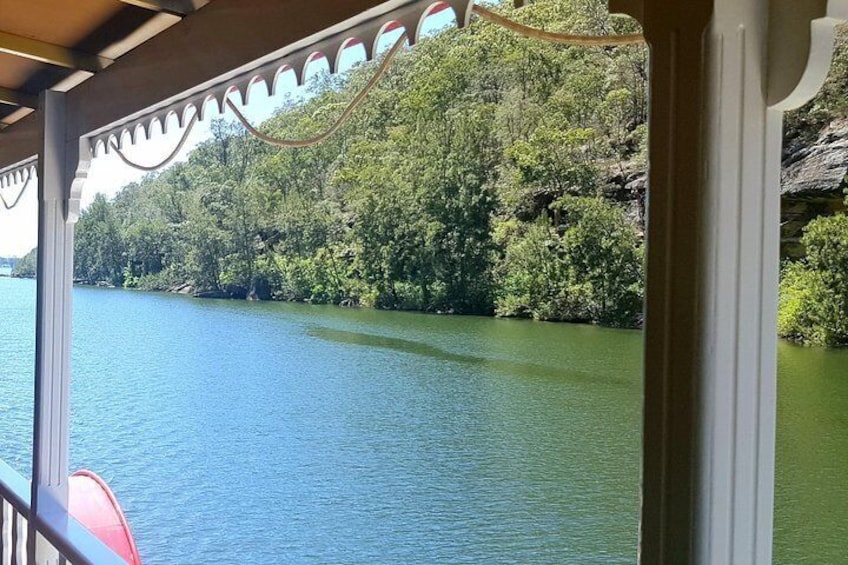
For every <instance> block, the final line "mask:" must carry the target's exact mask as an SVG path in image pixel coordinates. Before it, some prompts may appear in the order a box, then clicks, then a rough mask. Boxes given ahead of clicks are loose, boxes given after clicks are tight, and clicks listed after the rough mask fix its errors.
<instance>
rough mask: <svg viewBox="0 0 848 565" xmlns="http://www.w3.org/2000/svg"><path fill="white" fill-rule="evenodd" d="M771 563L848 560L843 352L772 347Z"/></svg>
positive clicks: (846, 357) (847, 358)
mask: <svg viewBox="0 0 848 565" xmlns="http://www.w3.org/2000/svg"><path fill="white" fill-rule="evenodd" d="M778 371H779V377H778V409H777V419H778V426H777V476H776V483H777V484H776V490H777V492H776V495H775V499H776V500H775V562H776V563H781V564H786V565H790V564H796V563H810V564H813V563H815V564H822V565H824V564H831V563H833V564H840V563H848V350H823V349H812V348H803V347H798V346H793V345H790V344H787V343H781V344H780V348H779V351H778Z"/></svg>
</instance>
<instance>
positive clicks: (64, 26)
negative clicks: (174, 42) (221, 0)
mask: <svg viewBox="0 0 848 565" xmlns="http://www.w3.org/2000/svg"><path fill="white" fill-rule="evenodd" d="M208 1H209V0H0V129H2V128H4V127H6V126H8V125H11V124H12V123H14V122H16V121H18V120H20V119H21V118H23V117H24V116H26V115H27V114H29V113H31V112H32V110H33V109H34V107H35V106H37V104H38V94H39V92H41V91H42V90H45V89H53V90H61V91H67V90H69V89H71V88H73V87H74V86H77V85H78V84H80V83H82V82H83V81H85V80H87V79H88V78H90V77H91V76H93V75H94V74H96V73H97V72H100V71H102V70H104V69H105V68H107V67H108V66H110V65H111V64H112V63H113V62H114V61H115V60H116V59H118V58H119V57H121V56H122V55H124V54H125V53H127V52H129V51H130V50H132V49H134V48H135V47H137V46H138V45H140V44H141V43H143V42H145V41H147V40H148V39H150V38H151V37H154V36H155V35H157V34H158V33H160V32H162V31H164V30H165V29H167V28H169V27H171V26H172V25H174V24H176V23H178V22H179V21H180V20H181V19H182V18H183V17H185V16H188V15H190V14H192V13H194V12H195V11H197V10H198V9H200V8H202V7H203V6H204V5H206V4H207V3H208Z"/></svg>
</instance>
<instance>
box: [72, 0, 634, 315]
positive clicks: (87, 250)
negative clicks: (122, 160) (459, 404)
mask: <svg viewBox="0 0 848 565" xmlns="http://www.w3.org/2000/svg"><path fill="white" fill-rule="evenodd" d="M507 4H509V3H505V4H504V5H501V6H499V7H498V9H499V10H503V11H506V12H509V14H510V16H511V17H514V18H516V19H518V20H520V21H523V22H525V23H527V24H530V25H534V26H542V27H545V28H546V29H561V30H572V31H582V32H601V31H603V32H610V31H613V32H615V31H618V32H626V31H632V29H628V28H627V26H628V25H631V26H632V24H622V23H615V24H614V23H613V22H612V20H611V19H610V18H609V17H608V15H607V10H606V5H605V2H604V1H603V0H550V1H544V2H536V3H533V4H532V5H530V6H527V7H525V8H523V9H520V10H513V9H512V8H511V7H509V6H508V5H507ZM646 56H647V51H646V49H644V48H643V47H638V46H633V47H625V48H617V49H607V50H603V49H585V48H576V47H563V46H556V45H552V44H548V43H543V42H538V41H532V40H528V39H526V38H522V37H519V36H517V35H515V34H513V33H511V32H509V31H506V30H503V29H501V28H498V27H497V26H492V25H490V24H487V23H484V22H477V23H475V24H473V25H471V26H470V27H469V28H467V29H464V30H455V29H452V30H448V31H445V32H444V33H441V34H440V35H438V36H437V37H436V38H433V39H428V40H425V41H422V42H420V43H419V44H418V45H416V47H415V49H413V50H411V51H406V52H403V53H401V54H400V56H399V57H398V58H397V59H396V60H395V61H394V62H393V64H392V66H391V69H390V71H389V72H388V73H387V75H386V76H385V77H384V78H383V79H382V80H381V81H380V83H379V84H378V85H377V87H376V88H375V89H374V90H373V91H372V92H371V93H370V95H369V96H368V98H367V100H366V101H365V103H364V104H363V105H362V106H361V107H360V108H359V109H358V110H357V111H356V112H355V113H354V114H353V116H352V117H351V119H350V120H349V121H348V122H347V123H346V124H345V125H344V126H343V127H342V128H341V129H340V130H339V131H338V132H337V133H336V134H335V135H333V136H332V137H331V138H330V139H329V140H327V141H326V142H325V143H322V144H319V145H316V146H314V147H309V148H303V149H273V148H270V147H268V146H265V145H262V144H260V143H259V142H257V141H256V140H254V139H253V138H251V137H249V136H247V135H245V133H244V132H243V131H242V129H241V128H240V127H238V126H233V125H229V124H226V123H224V122H221V121H218V122H214V123H213V126H212V134H213V135H212V138H211V139H210V140H208V141H206V142H204V143H203V144H201V145H200V146H198V147H197V148H196V149H195V150H194V151H193V152H192V154H191V155H190V157H189V159H188V162H187V163H182V164H178V165H175V166H173V167H171V168H170V169H168V170H167V171H165V172H163V173H161V174H158V175H150V176H148V177H146V178H145V179H143V180H142V181H141V182H140V183H138V184H134V185H130V186H128V187H126V188H124V189H123V191H122V192H121V193H120V194H119V195H118V196H117V197H116V199H115V200H114V201H113V202H111V203H110V202H106V201H103V200H98V201H96V202H95V204H93V205H92V207H91V208H90V209H89V210H87V211H86V213H85V214H84V217H83V218H82V219H81V220H80V227H79V230H80V232H81V237H80V238H79V239H78V245H77V258H78V264H77V274H76V276H77V277H78V278H82V279H85V280H88V281H90V282H99V281H101V280H105V281H108V282H112V283H113V284H124V285H125V286H129V287H138V288H153V289H161V288H169V287H176V286H181V285H182V284H183V283H190V284H191V285H192V286H193V287H194V288H196V289H197V290H201V291H203V290H213V291H223V292H225V293H230V294H231V295H233V296H257V297H260V298H276V299H280V300H301V301H310V302H320V303H333V304H341V303H344V304H362V305H366V306H373V307H378V308H395V309H416V310H425V311H437V312H457V313H478V314H491V313H493V312H494V310H495V308H496V307H497V309H498V311H499V312H500V313H502V314H504V315H528V316H534V317H537V318H544V319H568V320H580V321H591V322H601V323H607V324H612V325H633V324H635V323H637V321H638V316H637V313H638V311H639V306H640V303H641V292H642V290H641V245H640V242H639V240H638V237H636V235H635V234H636V231H635V230H634V229H633V227H631V226H630V224H629V223H628V221H627V220H626V218H625V216H624V214H623V212H622V211H621V209H620V208H619V207H617V206H616V205H613V204H609V203H607V202H605V201H603V200H602V199H600V198H601V197H600V195H601V194H603V193H604V192H605V190H606V188H607V187H605V185H604V184H605V181H604V179H606V178H609V177H610V176H611V171H618V170H620V169H621V167H622V165H623V164H626V163H628V162H631V161H634V162H635V161H638V160H639V159H644V140H645V137H646V136H645V118H646V112H645V88H646V82H647V73H646V71H645V69H646V65H647V59H646ZM373 68H374V66H373V64H363V65H360V66H358V67H356V68H355V69H354V70H353V71H352V72H350V73H348V74H347V75H346V76H344V77H329V76H326V75H325V76H322V77H318V78H316V79H315V80H314V81H313V82H312V84H311V85H310V87H309V88H310V96H309V97H307V98H306V100H305V101H301V102H294V101H292V100H288V101H286V103H285V104H284V106H283V108H282V109H281V110H280V111H279V112H278V113H277V114H276V115H275V116H274V117H272V118H271V119H270V120H268V121H267V122H266V123H264V124H262V125H261V126H260V127H261V128H262V129H263V130H264V131H266V132H268V133H269V134H271V135H274V136H279V137H294V138H298V137H307V136H311V135H314V134H315V133H317V132H319V131H321V130H323V129H324V128H326V127H327V126H328V125H329V124H330V123H331V122H332V121H333V120H334V119H335V117H336V116H337V115H338V113H339V112H340V111H341V109H342V107H343V106H344V105H345V104H346V103H347V101H349V100H350V99H351V97H353V96H354V94H355V93H356V92H358V91H359V90H360V89H361V88H362V86H363V85H364V84H365V82H366V81H367V80H368V79H369V78H370V76H371V74H372V73H373ZM560 219H561V220H562V221H561V223H562V225H558V224H557V225H555V226H554V227H548V226H550V225H551V221H557V222H559V220H560ZM549 241H550V242H553V244H552V245H548V243H546V242H549ZM626 246H630V247H629V249H625V247H626ZM605 268H610V269H612V270H611V271H610V274H604V273H603V272H602V271H603V270H604V269H605ZM547 276H550V277H553V278H552V279H551V280H547V279H546V278H545V277H547Z"/></svg>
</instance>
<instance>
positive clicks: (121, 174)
mask: <svg viewBox="0 0 848 565" xmlns="http://www.w3.org/2000/svg"><path fill="white" fill-rule="evenodd" d="M448 12H449V11H445V12H442V13H440V14H436V15H433V16H431V17H429V18H428V19H427V20H426V22H425V29H424V34H423V35H433V34H435V33H438V31H439V30H441V29H444V28H445V26H446V25H447V24H449V23H450V22H451V20H452V15H449V13H448ZM400 33H401V30H397V31H393V32H389V33H386V34H384V35H383V36H382V37H381V38H380V41H379V44H378V52H383V51H385V50H387V49H389V48H390V47H391V45H392V44H393V43H394V42H395V41H396V40H397V38H398V35H399V34H400ZM364 57H365V51H364V49H363V48H362V46H361V45H355V46H351V47H349V48H347V49H345V50H344V51H343V52H342V56H341V60H340V69H341V70H342V71H343V72H344V71H345V70H347V69H350V68H351V67H353V66H354V65H356V64H357V63H359V62H361V61H362V60H363V59H364ZM325 72H327V62H326V60H324V59H320V60H317V61H314V62H313V63H310V65H309V67H308V68H307V82H308V79H309V78H313V77H315V76H316V75H319V74H321V73H325ZM281 79H283V80H284V82H283V81H281V84H280V85H279V86H278V89H277V93H276V94H275V95H274V96H273V97H269V96H268V93H267V89H266V88H265V86H264V84H256V85H254V86H253V87H252V89H251V91H250V103H249V104H248V105H247V106H244V107H240V110H241V111H242V113H243V114H244V115H245V117H246V118H247V119H248V120H249V121H250V122H251V123H253V124H255V125H257V124H259V123H261V122H262V121H263V120H267V119H268V118H270V117H271V116H272V115H273V113H274V110H275V109H276V108H278V107H280V106H281V105H282V104H283V102H284V101H285V100H286V98H287V96H288V95H292V96H294V97H296V98H297V97H299V98H301V99H305V98H306V97H308V93H307V89H306V88H305V87H297V86H296V84H295V82H294V76H293V74H292V73H291V72H288V73H286V74H285V75H282V76H281ZM233 99H234V101H235V102H236V103H237V102H238V97H237V96H234V97H233ZM219 118H223V119H225V120H227V121H232V122H235V121H236V119H235V116H234V115H233V113H232V111H231V110H230V109H229V108H226V107H225V111H224V113H223V114H219V113H218V112H217V108H209V111H208V112H207V114H206V116H205V118H204V119H203V120H202V121H199V122H198V123H197V124H196V125H195V126H194V129H193V130H192V132H191V134H190V135H189V137H188V140H187V142H186V144H185V145H184V146H183V148H182V150H180V152H179V153H178V154H177V156H176V158H175V159H174V160H173V161H172V162H171V163H169V165H171V164H173V163H178V162H181V161H185V160H186V159H187V158H188V154H189V153H190V152H191V151H192V150H193V149H194V148H195V147H196V146H197V145H198V144H199V143H201V142H203V141H205V140H207V139H209V138H210V131H209V126H210V123H211V122H212V120H213V119H219ZM173 119H174V120H176V118H173ZM183 132H184V130H182V129H178V128H176V127H169V131H168V133H167V134H162V132H161V128H158V127H154V128H153V132H152V135H151V138H150V139H149V140H145V139H143V136H142V139H140V140H139V141H138V142H137V143H136V144H135V145H131V146H130V145H128V146H125V148H124V154H125V155H126V156H127V158H128V159H130V160H131V161H134V162H136V163H140V164H153V163H157V162H159V161H161V160H162V159H163V158H164V157H166V156H167V155H168V154H169V153H170V152H171V151H172V150H173V148H174V147H175V146H176V145H177V144H178V143H179V140H180V138H181V137H182V135H183ZM166 168H167V167H166ZM145 174H147V173H145V172H143V171H139V170H136V169H133V168H132V167H129V166H128V165H125V164H124V163H122V162H121V161H120V159H119V158H118V156H117V155H116V154H114V153H110V154H108V155H105V154H102V153H101V154H100V155H98V156H97V157H95V158H94V159H93V161H92V164H91V169H90V171H89V175H88V180H87V181H86V183H85V187H84V188H83V193H82V202H81V206H82V209H83V210H84V209H85V208H86V207H87V206H88V205H89V204H91V202H92V201H93V200H94V196H95V195H96V194H98V193H102V194H104V195H105V196H106V197H108V198H112V197H114V196H115V194H116V193H117V192H118V191H120V189H121V188H122V187H124V186H125V185H127V184H129V183H131V182H135V181H138V180H140V179H141V178H142V177H143V176H144V175H145ZM23 187H24V183H20V184H18V185H15V186H11V187H7V188H4V189H2V191H3V192H2V194H3V197H4V198H5V199H6V201H7V202H10V203H11V202H12V201H14V200H15V198H16V197H17V195H18V192H19V191H20V190H21V189H22V188H23ZM37 192H38V187H37V183H36V179H35V178H33V180H32V182H30V183H29V186H27V187H26V192H25V193H24V194H23V196H22V197H21V200H20V202H19V203H18V205H17V206H16V207H15V208H13V209H12V210H5V209H3V208H0V257H22V256H23V255H25V254H26V253H27V252H29V251H30V250H31V249H32V248H34V247H35V246H36V242H37V240H38V205H37Z"/></svg>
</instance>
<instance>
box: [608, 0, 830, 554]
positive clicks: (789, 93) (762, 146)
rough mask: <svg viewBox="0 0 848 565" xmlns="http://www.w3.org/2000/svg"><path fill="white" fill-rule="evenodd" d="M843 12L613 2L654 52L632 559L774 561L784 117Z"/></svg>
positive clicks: (709, 0)
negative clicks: (639, 468) (639, 478)
mask: <svg viewBox="0 0 848 565" xmlns="http://www.w3.org/2000/svg"><path fill="white" fill-rule="evenodd" d="M799 4H800V5H803V6H802V7H800V8H799ZM842 4H844V0H839V1H835V0H830V1H827V0H811V1H809V2H795V1H794V0H771V1H769V0H691V1H689V2H675V3H673V2H665V1H662V0H642V1H639V0H613V1H612V2H611V9H612V10H613V11H620V12H625V13H629V14H630V15H632V16H633V17H635V18H637V19H639V20H640V21H641V22H642V24H643V26H644V30H645V35H646V37H647V39H648V42H649V44H650V47H651V106H650V128H651V139H650V171H649V180H650V185H649V201H648V247H647V252H648V282H647V304H646V321H645V340H646V349H645V403H644V410H645V414H644V450H643V492H642V496H643V501H642V505H643V506H642V519H641V539H640V562H641V563H645V564H651V565H654V564H664V565H672V564H673V565H677V564H680V563H698V564H722V565H724V564H734V565H735V564H751V565H754V564H757V565H766V564H769V563H771V556H772V527H773V525H772V515H773V492H774V428H775V401H776V345H777V337H776V333H777V332H776V311H777V286H778V245H779V212H780V155H781V137H782V135H781V133H782V117H783V112H782V110H784V109H788V108H789V107H792V106H797V105H799V104H801V103H803V102H805V101H806V100H808V99H809V98H810V97H811V96H813V95H814V94H815V93H816V92H817V91H818V89H819V87H820V86H821V81H822V80H824V76H825V74H826V73H825V72H823V71H822V66H823V65H824V68H825V70H826V66H827V65H828V64H829V60H830V54H831V52H832V33H830V35H829V36H828V33H829V32H832V27H833V24H834V23H835V21H836V19H837V14H835V12H836V11H837V9H836V6H837V5H842ZM825 16H827V17H829V18H830V19H828V20H827V21H825V22H822V21H821V18H822V17H825ZM811 30H812V34H811ZM769 70H770V72H769ZM817 81H818V82H817Z"/></svg>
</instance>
